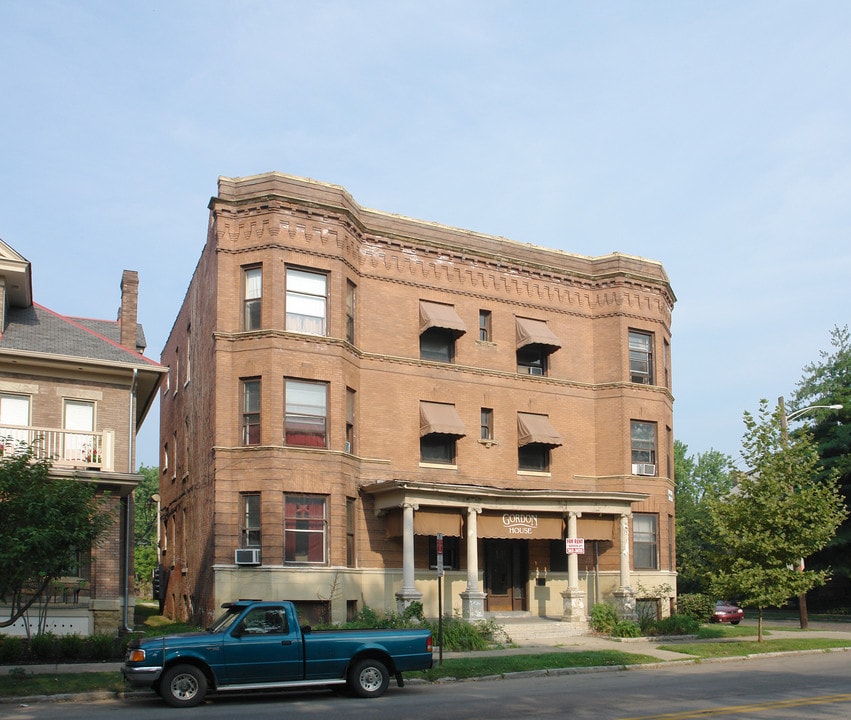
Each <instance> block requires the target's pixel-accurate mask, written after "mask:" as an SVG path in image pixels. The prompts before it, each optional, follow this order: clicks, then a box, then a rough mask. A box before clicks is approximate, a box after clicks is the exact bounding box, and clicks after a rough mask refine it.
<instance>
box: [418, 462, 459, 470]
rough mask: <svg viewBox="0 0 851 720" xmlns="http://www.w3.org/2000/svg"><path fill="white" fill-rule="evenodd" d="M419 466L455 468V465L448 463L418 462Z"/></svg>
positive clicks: (443, 468)
mask: <svg viewBox="0 0 851 720" xmlns="http://www.w3.org/2000/svg"><path fill="white" fill-rule="evenodd" d="M420 467H421V468H435V469H437V470H457V469H458V466H457V465H450V464H448V463H424V462H421V463H420Z"/></svg>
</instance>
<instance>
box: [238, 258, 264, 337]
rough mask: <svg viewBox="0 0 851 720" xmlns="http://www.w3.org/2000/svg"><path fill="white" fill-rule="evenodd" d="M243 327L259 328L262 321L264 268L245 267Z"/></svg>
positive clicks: (246, 328) (245, 328) (249, 328)
mask: <svg viewBox="0 0 851 720" xmlns="http://www.w3.org/2000/svg"><path fill="white" fill-rule="evenodd" d="M242 272H243V277H242V282H243V300H242V329H243V330H259V329H260V324H261V321H262V312H261V309H262V304H263V268H262V267H260V266H255V267H247V268H244V269H243V271H242Z"/></svg>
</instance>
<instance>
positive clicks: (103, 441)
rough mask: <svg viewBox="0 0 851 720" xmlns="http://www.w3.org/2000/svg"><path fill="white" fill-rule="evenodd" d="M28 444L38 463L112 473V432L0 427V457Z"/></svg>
mask: <svg viewBox="0 0 851 720" xmlns="http://www.w3.org/2000/svg"><path fill="white" fill-rule="evenodd" d="M27 445H31V446H32V448H33V455H34V456H35V457H36V458H38V459H39V460H41V459H44V458H47V459H49V460H50V461H51V462H52V463H53V465H54V467H64V468H81V469H92V470H105V471H113V470H114V469H115V431H114V430H104V431H103V432H81V431H79V430H61V429H57V428H44V427H33V426H27V427H24V426H20V425H0V455H8V454H12V453H16V452H20V451H21V448H22V447H24V446H27Z"/></svg>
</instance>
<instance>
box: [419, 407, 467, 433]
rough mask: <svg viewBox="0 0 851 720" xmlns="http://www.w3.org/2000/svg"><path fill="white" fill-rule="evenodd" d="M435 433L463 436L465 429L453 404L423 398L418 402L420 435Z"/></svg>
mask: <svg viewBox="0 0 851 720" xmlns="http://www.w3.org/2000/svg"><path fill="white" fill-rule="evenodd" d="M435 433H438V434H440V435H456V436H458V437H463V436H464V435H466V434H467V431H466V430H465V429H464V423H463V422H461V417H460V416H459V415H458V411H457V410H456V409H455V406H454V405H450V404H449V403H435V402H426V401H424V400H423V401H421V402H420V437H422V436H424V435H433V434H435Z"/></svg>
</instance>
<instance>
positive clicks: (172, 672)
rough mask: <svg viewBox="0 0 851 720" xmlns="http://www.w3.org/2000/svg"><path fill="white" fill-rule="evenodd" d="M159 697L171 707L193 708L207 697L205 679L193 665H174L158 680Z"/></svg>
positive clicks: (201, 672) (201, 671)
mask: <svg viewBox="0 0 851 720" xmlns="http://www.w3.org/2000/svg"><path fill="white" fill-rule="evenodd" d="M160 695H161V696H162V699H163V700H165V701H166V702H167V703H168V704H169V705H171V706H172V707H195V706H196V705H200V704H201V702H203V700H204V697H205V696H206V695H207V677H206V675H204V672H203V670H201V669H199V668H197V667H195V666H194V665H175V666H174V667H170V668H169V669H168V670H166V671H165V672H164V673H163V675H162V677H161V678H160Z"/></svg>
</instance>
